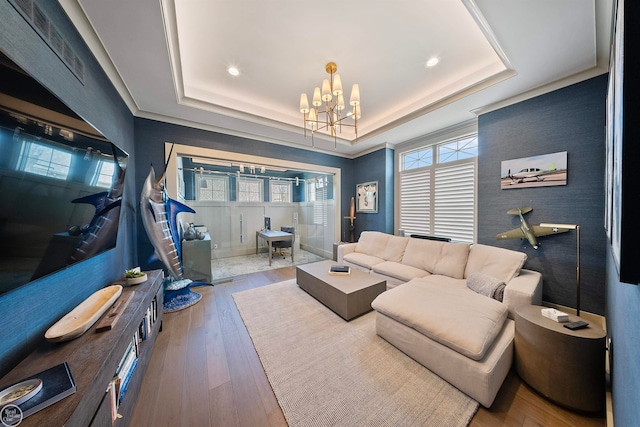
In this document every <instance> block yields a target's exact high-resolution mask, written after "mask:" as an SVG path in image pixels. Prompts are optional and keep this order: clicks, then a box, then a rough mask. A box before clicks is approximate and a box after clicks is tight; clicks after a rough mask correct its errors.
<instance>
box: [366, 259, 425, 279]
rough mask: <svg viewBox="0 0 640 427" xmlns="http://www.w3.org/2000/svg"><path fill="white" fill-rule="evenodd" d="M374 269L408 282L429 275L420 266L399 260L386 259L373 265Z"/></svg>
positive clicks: (379, 272)
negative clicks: (401, 262) (406, 263)
mask: <svg viewBox="0 0 640 427" xmlns="http://www.w3.org/2000/svg"><path fill="white" fill-rule="evenodd" d="M373 271H374V272H375V273H378V274H384V275H385V276H390V277H394V278H396V279H400V280H402V281H403V282H408V281H409V280H411V279H415V278H416V277H424V276H427V275H429V272H428V271H425V270H421V269H419V268H415V267H411V266H410V265H404V264H400V263H399V262H391V261H385V262H381V263H380V264H376V265H374V266H373Z"/></svg>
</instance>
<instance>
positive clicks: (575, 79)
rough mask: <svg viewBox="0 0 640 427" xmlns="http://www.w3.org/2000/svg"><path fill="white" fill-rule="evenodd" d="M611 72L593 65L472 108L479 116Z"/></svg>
mask: <svg viewBox="0 0 640 427" xmlns="http://www.w3.org/2000/svg"><path fill="white" fill-rule="evenodd" d="M607 72H609V69H608V68H604V67H593V68H590V69H588V70H585V71H582V72H580V73H577V74H573V75H571V76H569V77H565V78H563V79H560V80H556V81H554V82H551V83H548V84H545V85H542V86H538V87H537V88H534V89H531V90H529V91H527V92H523V93H521V94H518V95H515V96H512V97H510V98H507V99H503V100H500V101H498V102H495V103H493V104H488V105H485V106H482V107H479V108H476V109H473V110H471V112H472V113H473V114H475V115H476V116H479V115H481V114H486V113H490V112H491V111H495V110H499V109H500V108H504V107H508V106H510V105H513V104H517V103H519V102H522V101H526V100H528V99H532V98H535V97H537V96H541V95H544V94H547V93H549V92H553V91H554V90H558V89H562V88H563V87H567V86H571V85H572V84H576V83H580V82H582V81H584V80H588V79H590V78H593V77H597V76H599V75H601V74H605V73H607Z"/></svg>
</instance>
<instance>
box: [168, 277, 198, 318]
mask: <svg viewBox="0 0 640 427" xmlns="http://www.w3.org/2000/svg"><path fill="white" fill-rule="evenodd" d="M190 287H191V284H189V285H187V286H185V287H183V288H180V289H176V290H171V289H168V288H166V287H165V290H164V304H163V305H162V308H163V310H164V312H165V313H171V312H174V311H179V310H184V309H185V308H188V307H191V306H192V305H194V304H195V303H197V302H198V301H200V299H201V298H202V295H200V294H199V293H197V292H193V291H192V290H191V289H190Z"/></svg>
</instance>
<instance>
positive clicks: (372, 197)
mask: <svg viewBox="0 0 640 427" xmlns="http://www.w3.org/2000/svg"><path fill="white" fill-rule="evenodd" d="M356 195H357V201H356V212H361V213H377V212H378V181H371V182H365V183H364V184H357V185H356Z"/></svg>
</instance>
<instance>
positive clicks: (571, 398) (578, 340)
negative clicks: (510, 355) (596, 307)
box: [515, 305, 606, 412]
mask: <svg viewBox="0 0 640 427" xmlns="http://www.w3.org/2000/svg"><path fill="white" fill-rule="evenodd" d="M543 308H544V307H541V306H537V305H533V306H532V305H521V306H519V307H517V308H516V310H515V312H516V314H515V321H516V334H515V363H516V368H517V370H518V374H519V375H520V377H521V378H522V379H523V380H524V381H525V382H526V383H527V384H529V385H530V386H531V387H533V388H534V389H535V390H537V391H538V392H540V393H541V394H542V395H544V396H545V397H547V398H548V399H550V400H552V401H553V402H555V403H558V404H559V405H562V406H566V407H568V408H571V409H577V410H580V411H588V412H596V411H601V410H603V409H604V406H605V337H606V333H605V331H604V330H603V329H601V328H600V327H598V326H596V325H593V324H591V323H590V324H589V326H588V327H587V328H584V329H579V330H576V331H572V330H569V329H567V328H565V327H563V326H562V325H564V323H559V322H556V321H553V320H551V319H548V318H546V317H544V316H543V315H542V313H541V312H540V310H541V309H543ZM576 320H581V319H580V318H579V317H577V316H573V315H569V321H570V322H575V321H576Z"/></svg>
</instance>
